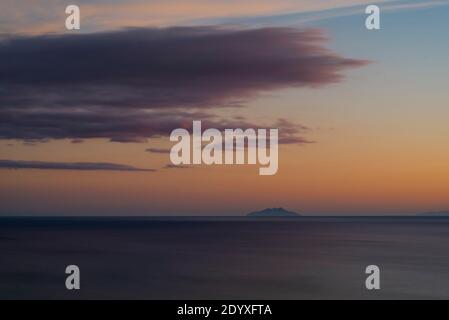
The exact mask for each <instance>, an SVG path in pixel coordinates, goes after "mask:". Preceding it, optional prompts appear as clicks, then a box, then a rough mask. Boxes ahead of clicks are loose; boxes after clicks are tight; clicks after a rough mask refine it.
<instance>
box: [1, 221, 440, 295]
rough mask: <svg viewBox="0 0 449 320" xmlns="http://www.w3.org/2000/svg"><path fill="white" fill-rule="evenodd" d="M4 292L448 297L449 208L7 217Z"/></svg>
mask: <svg viewBox="0 0 449 320" xmlns="http://www.w3.org/2000/svg"><path fill="white" fill-rule="evenodd" d="M68 265H76V266H78V268H79V270H80V289H79V290H68V289H67V288H66V284H65V281H66V278H67V277H68V274H66V267H67V266H68ZM370 265H375V266H377V267H378V268H379V274H378V275H379V286H380V288H379V289H372V290H368V289H367V287H366V279H367V277H369V276H370V274H367V273H366V268H367V266H370ZM0 299H156V300H161V299H233V300H239V299H245V300H246V299H252V300H259V299H260V300H264V299H287V300H296V299H449V217H291V218H248V217H126V218H125V217H1V218H0Z"/></svg>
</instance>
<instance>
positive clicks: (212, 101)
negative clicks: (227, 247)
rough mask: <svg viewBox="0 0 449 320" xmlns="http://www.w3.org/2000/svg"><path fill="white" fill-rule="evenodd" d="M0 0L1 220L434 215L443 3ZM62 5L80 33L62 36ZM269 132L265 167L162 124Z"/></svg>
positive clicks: (447, 182)
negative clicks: (200, 156) (195, 143)
mask: <svg viewBox="0 0 449 320" xmlns="http://www.w3.org/2000/svg"><path fill="white" fill-rule="evenodd" d="M372 3H373V2H370V1H363V0H334V1H332V0H330V1H316V0H315V1H311V0H310V1H308V0H306V1H293V0H282V1H276V2H274V1H263V0H262V1H252V0H243V1H242V0H240V1H233V0H231V1H221V0H217V1H204V0H185V1H159V0H155V1H140V0H133V1H115V0H109V1H107V0H96V1H73V2H70V3H67V2H66V1H59V0H40V1H39V5H37V4H35V5H30V3H29V2H28V1H22V0H19V1H12V0H0V9H1V10H0V215H129V216H132V215H167V216H168V215H242V214H245V213H247V212H252V211H255V210H259V209H263V208H266V207H284V208H286V209H289V210H293V211H297V212H300V213H304V214H310V215H342V214H351V215H372V214H381V215H397V214H415V213H419V212H425V211H439V210H448V209H449V197H448V194H449V187H448V186H449V150H448V148H447V147H446V146H448V145H449V126H447V119H448V118H449V108H448V107H447V101H448V100H449V91H448V90H447V80H448V79H449V64H448V62H447V57H448V56H449V41H447V30H449V1H432V0H431V1H378V2H374V3H375V4H377V5H378V6H379V7H380V9H381V30H367V29H366V28H365V19H366V16H367V15H366V14H365V13H364V11H365V7H366V6H367V5H369V4H372ZM68 4H77V5H79V7H80V10H81V29H80V30H76V31H68V30H66V29H65V18H66V15H65V12H64V11H65V7H66V6H67V5H68ZM192 120H202V121H203V123H204V124H205V126H206V127H210V128H218V129H225V128H260V127H261V128H269V127H270V128H271V127H273V128H279V137H280V141H279V143H280V146H279V169H278V172H277V174H275V175H273V176H260V175H259V174H258V166H254V165H227V166H220V165H211V166H206V165H195V166H182V167H174V166H172V165H170V159H169V151H168V150H169V149H170V147H171V146H172V144H173V143H172V142H170V140H169V134H170V132H171V131H172V130H173V129H176V128H187V129H189V128H190V126H191V123H192Z"/></svg>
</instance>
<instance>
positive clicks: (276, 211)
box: [246, 208, 301, 217]
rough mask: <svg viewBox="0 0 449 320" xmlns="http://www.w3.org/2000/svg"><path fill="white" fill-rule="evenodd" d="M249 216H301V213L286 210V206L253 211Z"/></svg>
mask: <svg viewBox="0 0 449 320" xmlns="http://www.w3.org/2000/svg"><path fill="white" fill-rule="evenodd" d="M246 216H247V217H300V216H301V215H300V214H299V213H296V212H293V211H288V210H285V209H284V208H267V209H263V210H261V211H256V212H251V213H248V214H247V215H246Z"/></svg>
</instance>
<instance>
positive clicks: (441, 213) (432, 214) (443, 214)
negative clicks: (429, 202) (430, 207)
mask: <svg viewBox="0 0 449 320" xmlns="http://www.w3.org/2000/svg"><path fill="white" fill-rule="evenodd" d="M418 216H429V217H449V210H444V211H431V212H421V213H418Z"/></svg>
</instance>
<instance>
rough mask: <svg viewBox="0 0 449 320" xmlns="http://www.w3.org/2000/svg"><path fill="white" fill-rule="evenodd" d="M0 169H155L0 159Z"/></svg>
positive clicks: (147, 170) (119, 165) (103, 164)
mask: <svg viewBox="0 0 449 320" xmlns="http://www.w3.org/2000/svg"><path fill="white" fill-rule="evenodd" d="M0 169H39V170H80V171H99V170H106V171H138V172H154V171H156V170H155V169H142V168H136V167H133V166H129V165H123V164H116V163H108V162H47V161H23V160H0Z"/></svg>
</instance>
